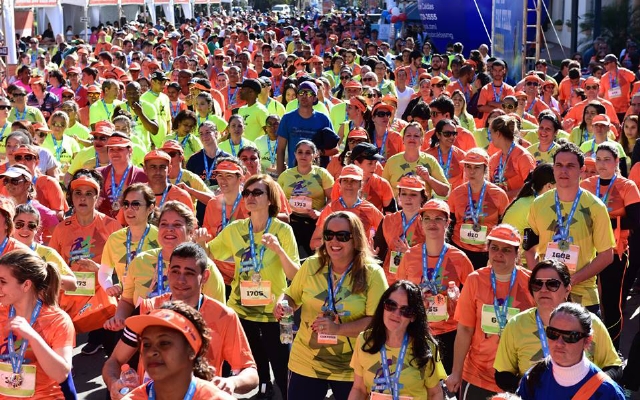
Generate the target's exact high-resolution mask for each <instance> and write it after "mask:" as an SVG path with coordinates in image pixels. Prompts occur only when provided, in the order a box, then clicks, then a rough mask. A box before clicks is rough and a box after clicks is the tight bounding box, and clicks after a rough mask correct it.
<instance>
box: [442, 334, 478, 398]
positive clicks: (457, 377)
mask: <svg viewBox="0 0 640 400" xmlns="http://www.w3.org/2000/svg"><path fill="white" fill-rule="evenodd" d="M474 332H475V328H470V327H468V326H464V325H461V324H458V332H457V334H456V341H455V343H454V345H453V370H452V371H451V375H449V377H448V378H447V380H446V384H447V389H448V390H449V391H450V392H457V391H458V389H459V388H460V382H461V381H462V365H463V364H464V359H465V358H466V357H467V353H468V352H469V347H471V338H472V337H473V333H474Z"/></svg>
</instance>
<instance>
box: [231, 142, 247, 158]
mask: <svg viewBox="0 0 640 400" xmlns="http://www.w3.org/2000/svg"><path fill="white" fill-rule="evenodd" d="M229 147H231V154H232V155H233V156H234V157H237V156H236V148H235V144H233V141H232V140H231V139H229ZM243 147H244V141H243V140H242V139H240V143H239V144H238V151H240V150H242V148H243Z"/></svg>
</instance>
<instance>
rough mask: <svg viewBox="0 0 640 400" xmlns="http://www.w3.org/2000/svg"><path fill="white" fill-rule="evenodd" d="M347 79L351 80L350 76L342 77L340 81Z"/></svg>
mask: <svg viewBox="0 0 640 400" xmlns="http://www.w3.org/2000/svg"><path fill="white" fill-rule="evenodd" d="M345 79H351V77H350V76H349V75H340V80H341V81H344V80H345Z"/></svg>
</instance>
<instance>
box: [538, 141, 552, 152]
mask: <svg viewBox="0 0 640 400" xmlns="http://www.w3.org/2000/svg"><path fill="white" fill-rule="evenodd" d="M554 147H556V142H551V146H549V148H548V149H547V151H545V152H543V151H542V150H540V144H539V143H538V151H539V152H541V153H549V152H550V151H551V149H553V148H554Z"/></svg>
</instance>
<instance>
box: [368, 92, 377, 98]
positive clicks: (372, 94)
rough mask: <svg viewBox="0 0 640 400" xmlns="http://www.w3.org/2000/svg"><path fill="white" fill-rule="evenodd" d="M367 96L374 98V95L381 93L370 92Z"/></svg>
mask: <svg viewBox="0 0 640 400" xmlns="http://www.w3.org/2000/svg"><path fill="white" fill-rule="evenodd" d="M367 97H368V98H370V99H372V98H374V97H380V95H379V94H378V93H368V94H367Z"/></svg>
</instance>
